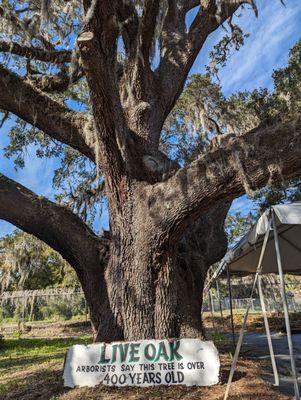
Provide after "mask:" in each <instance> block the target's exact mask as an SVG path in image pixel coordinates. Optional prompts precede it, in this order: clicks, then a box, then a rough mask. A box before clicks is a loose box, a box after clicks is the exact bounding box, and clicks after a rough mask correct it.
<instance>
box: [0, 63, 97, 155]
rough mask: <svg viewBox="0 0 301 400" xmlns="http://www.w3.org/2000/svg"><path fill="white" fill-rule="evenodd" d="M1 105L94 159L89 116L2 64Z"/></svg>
mask: <svg viewBox="0 0 301 400" xmlns="http://www.w3.org/2000/svg"><path fill="white" fill-rule="evenodd" d="M0 107H1V108H2V109H3V110H7V111H10V112H12V113H13V114H15V115H17V116H19V117H20V118H22V119H23V120H24V121H26V122H28V123H30V124H32V125H34V126H36V127H38V128H39V129H41V130H42V131H44V132H45V133H46V134H47V135H49V136H51V137H52V138H54V139H56V140H58V141H60V142H62V143H65V144H67V145H69V146H71V147H73V148H74V149H76V150H78V151H79V152H80V153H82V154H84V155H85V156H87V157H88V158H90V159H91V160H92V161H94V160H95V157H94V149H93V146H90V145H89V144H88V143H87V142H86V137H85V126H86V130H88V129H90V128H89V127H88V120H87V118H86V117H85V116H84V115H81V114H79V113H76V112H73V111H70V110H68V109H67V108H66V107H65V106H64V105H63V104H60V103H58V102H57V101H55V100H53V99H51V98H50V97H48V96H47V95H46V94H44V93H42V92H41V91H39V90H37V89H35V88H34V87H33V86H32V85H31V84H29V83H27V82H24V80H23V79H22V78H21V77H19V76H18V75H16V74H14V73H12V72H10V71H8V70H7V69H6V68H4V67H3V66H0Z"/></svg>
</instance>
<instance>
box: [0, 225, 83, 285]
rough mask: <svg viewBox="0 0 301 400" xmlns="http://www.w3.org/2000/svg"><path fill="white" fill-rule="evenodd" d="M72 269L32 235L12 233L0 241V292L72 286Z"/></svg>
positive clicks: (76, 282) (74, 281)
mask: <svg viewBox="0 0 301 400" xmlns="http://www.w3.org/2000/svg"><path fill="white" fill-rule="evenodd" d="M78 284H79V282H78V279H77V277H76V274H75V272H74V270H73V269H72V268H71V267H70V266H69V265H68V263H67V262H66V261H65V260H64V259H63V258H62V257H61V256H60V255H59V254H58V253H57V252H56V251H54V250H52V249H51V248H50V247H49V246H47V245H46V244H44V243H43V242H41V241H40V240H39V239H37V238H35V237H34V236H32V235H29V234H27V233H24V232H21V231H18V230H16V231H14V232H13V233H12V234H11V235H7V236H5V237H3V238H1V239H0V290H1V291H3V290H29V289H44V288H47V287H58V286H59V287H66V286H69V287H76V286H78Z"/></svg>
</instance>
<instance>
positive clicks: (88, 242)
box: [0, 173, 109, 270]
mask: <svg viewBox="0 0 301 400" xmlns="http://www.w3.org/2000/svg"><path fill="white" fill-rule="evenodd" d="M0 219H4V220H6V221H8V222H10V223H12V224H13V225H15V226H17V227H18V228H20V229H22V230H24V231H25V232H27V233H30V234H32V235H34V236H36V237H37V238H39V239H41V240H42V241H43V242H45V243H47V244H48V245H49V246H51V247H52V248H53V249H54V250H56V251H58V252H59V253H60V254H61V255H62V256H63V257H64V258H65V259H66V260H67V261H68V262H69V263H70V264H71V265H72V266H73V267H74V268H76V269H79V270H82V269H84V268H86V269H87V270H89V268H90V267H91V268H94V267H95V263H98V264H99V266H100V265H101V260H102V256H101V255H102V254H107V250H108V245H109V243H108V240H107V239H104V238H99V237H97V236H96V235H95V234H94V233H93V232H92V231H91V229H90V228H89V227H88V226H87V225H86V224H85V223H84V222H83V221H82V220H81V219H80V218H79V217H77V216H76V215H75V214H73V213H72V212H71V211H70V210H69V209H67V208H65V207H62V206H59V205H57V204H55V203H53V202H51V201H49V200H47V199H46V198H44V197H42V196H37V195H36V194H34V193H33V192H31V191H30V190H28V189H26V188H25V187H24V186H22V185H21V184H19V183H17V182H15V181H13V180H11V179H9V178H7V177H5V176H4V175H2V174H1V173H0ZM92 261H93V263H92ZM91 263H92V264H91Z"/></svg>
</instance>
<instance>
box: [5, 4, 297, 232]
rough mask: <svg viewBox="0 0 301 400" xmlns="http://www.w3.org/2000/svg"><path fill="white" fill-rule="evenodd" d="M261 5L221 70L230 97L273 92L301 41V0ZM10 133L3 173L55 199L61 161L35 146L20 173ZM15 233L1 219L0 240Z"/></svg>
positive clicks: (203, 58) (201, 64) (242, 203)
mask: <svg viewBox="0 0 301 400" xmlns="http://www.w3.org/2000/svg"><path fill="white" fill-rule="evenodd" d="M257 5H258V9H259V17H258V18H256V17H255V15H254V13H253V12H252V11H250V10H245V11H243V12H242V16H241V17H240V18H236V21H235V22H237V23H238V24H239V25H240V26H241V27H242V28H243V29H244V31H245V32H246V33H249V34H250V37H249V38H247V39H246V42H245V46H244V47H243V48H242V49H241V50H240V51H239V52H238V53H233V55H232V56H231V58H230V59H229V60H228V62H227V65H226V67H225V68H223V69H222V70H221V71H220V84H221V86H222V89H223V92H224V94H225V95H229V94H231V93H233V92H235V91H238V90H243V89H247V90H251V89H254V88H258V87H268V88H272V79H271V75H272V72H273V70H274V69H277V68H280V67H282V66H285V65H286V63H287V57H288V51H289V49H290V48H291V47H292V46H293V45H294V43H295V42H296V41H297V40H298V39H299V38H300V36H301V31H300V25H301V1H300V0H286V7H283V6H282V4H281V2H280V0H260V1H257ZM223 34H224V31H223V30H222V29H219V30H218V31H216V32H214V33H213V34H212V35H211V36H210V37H209V38H208V40H207V42H206V43H205V45H204V47H203V49H202V51H201V52H200V54H199V56H198V58H197V60H196V62H195V63H194V66H193V68H192V70H191V73H198V72H204V70H205V65H206V64H207V63H208V62H209V52H210V51H211V49H212V46H213V45H214V44H215V43H217V42H218V41H219V39H221V37H222V36H223ZM8 129H9V125H8V124H7V125H6V126H4V127H3V128H2V131H1V134H0V160H1V163H0V171H1V172H2V173H4V174H5V175H7V176H9V177H10V178H12V179H15V180H16V181H18V182H20V183H22V184H23V185H24V186H26V187H28V188H30V189H31V190H33V191H34V192H36V193H38V194H39V195H43V196H46V197H48V198H50V199H51V198H53V194H54V192H53V189H52V176H53V170H54V168H55V167H56V166H57V165H58V160H55V159H39V158H37V157H36V156H35V149H34V147H30V148H29V149H28V153H27V155H26V158H25V168H24V169H22V170H19V171H17V172H16V171H15V170H14V168H13V163H12V161H11V160H7V159H6V158H4V157H3V148H4V147H5V146H6V145H7V144H8V137H7V132H8ZM252 207H253V205H252V202H251V201H250V200H249V199H247V198H246V196H243V197H241V198H239V199H237V200H235V201H234V202H233V205H232V208H231V211H232V212H236V211H241V212H242V213H247V212H248V211H249V210H250V209H252ZM100 226H101V227H104V228H105V229H107V227H108V216H107V212H106V210H105V211H104V213H103V215H102V217H101V221H100ZM13 229H14V227H13V226H12V225H11V224H9V223H7V222H5V221H2V220H0V236H3V235H5V234H7V233H9V232H11V231H12V230H13Z"/></svg>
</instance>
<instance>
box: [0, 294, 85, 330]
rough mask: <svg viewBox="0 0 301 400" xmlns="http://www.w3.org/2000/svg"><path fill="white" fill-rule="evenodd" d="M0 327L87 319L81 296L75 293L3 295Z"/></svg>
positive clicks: (0, 300)
mask: <svg viewBox="0 0 301 400" xmlns="http://www.w3.org/2000/svg"><path fill="white" fill-rule="evenodd" d="M0 305H1V309H0V324H10V323H18V324H19V323H23V324H24V323H26V322H33V321H49V322H56V321H64V320H72V319H82V320H87V319H88V308H87V304H86V301H85V297H84V294H83V292H82V291H81V290H77V289H73V288H70V289H68V288H67V289H46V290H24V291H13V292H3V293H2V294H1V295H0Z"/></svg>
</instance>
